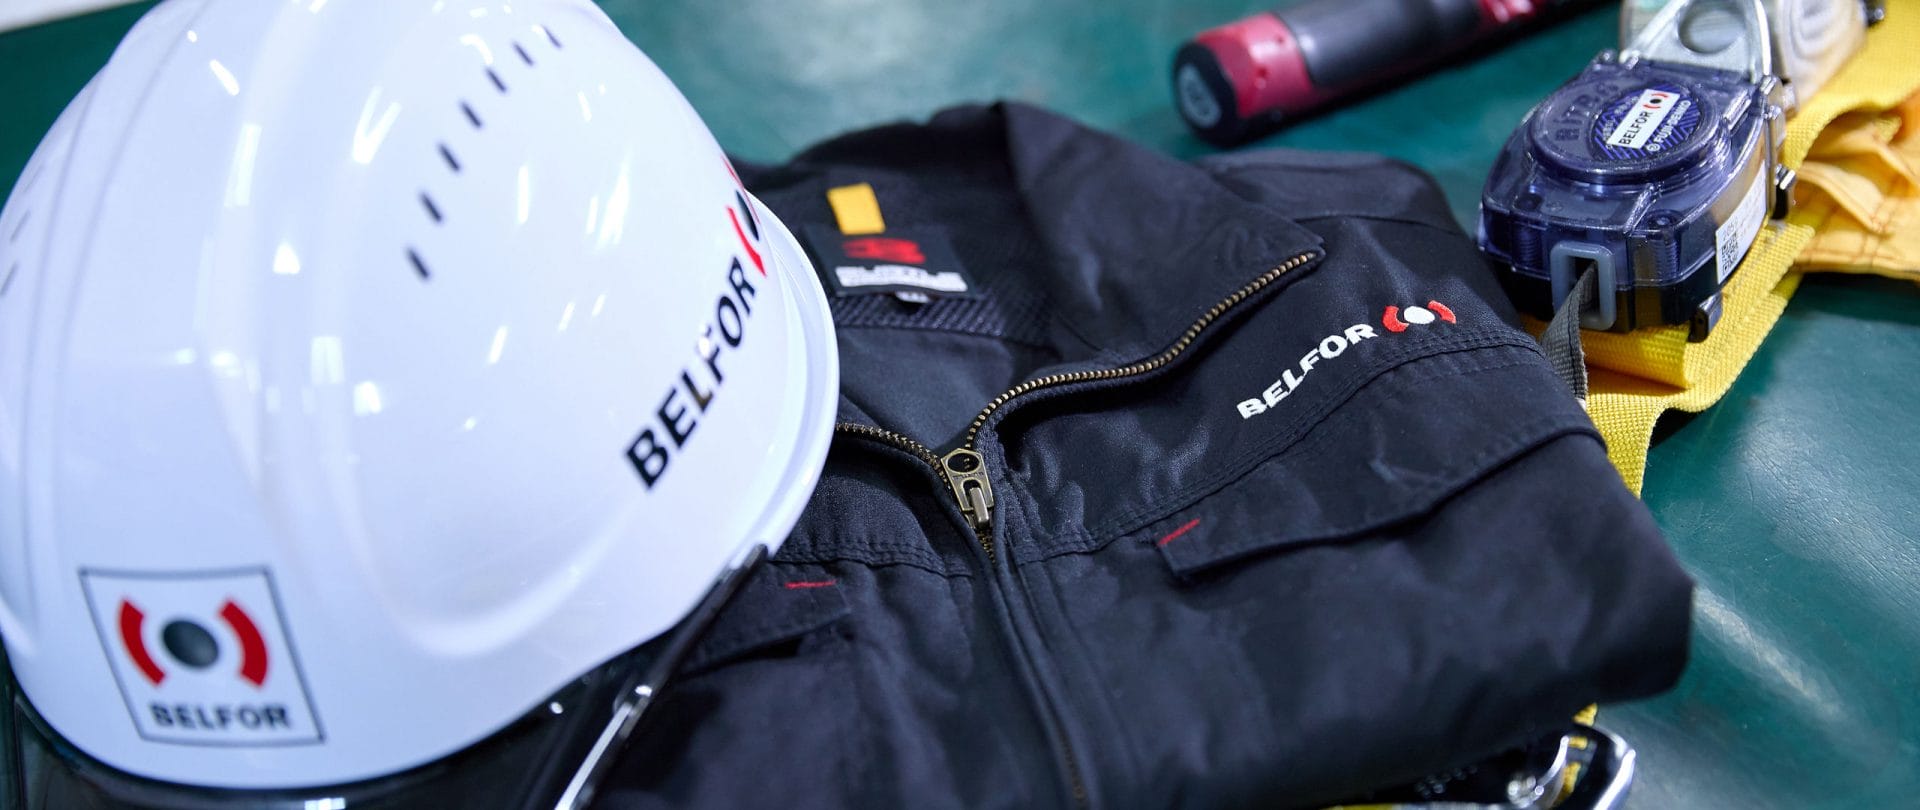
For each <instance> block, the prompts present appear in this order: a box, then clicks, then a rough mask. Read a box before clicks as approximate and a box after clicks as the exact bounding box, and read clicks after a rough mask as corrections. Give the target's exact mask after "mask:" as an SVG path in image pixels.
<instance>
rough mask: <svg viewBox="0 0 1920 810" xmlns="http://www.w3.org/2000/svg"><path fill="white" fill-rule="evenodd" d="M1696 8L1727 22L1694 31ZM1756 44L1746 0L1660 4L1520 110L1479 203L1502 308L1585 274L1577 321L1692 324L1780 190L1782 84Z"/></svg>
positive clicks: (1552, 298) (1549, 293) (1698, 322)
mask: <svg viewBox="0 0 1920 810" xmlns="http://www.w3.org/2000/svg"><path fill="white" fill-rule="evenodd" d="M1705 14H1712V15H1719V16H1716V17H1715V18H1714V20H1717V21H1720V22H1725V21H1728V20H1737V21H1738V22H1739V23H1740V24H1739V25H1737V26H1733V27H1731V28H1729V27H1727V26H1721V27H1720V28H1718V29H1715V30H1718V31H1720V32H1721V33H1720V35H1719V36H1718V38H1711V37H1704V36H1702V35H1701V34H1700V32H1701V31H1702V30H1706V29H1704V28H1703V27H1702V23H1701V15H1705ZM1768 41H1769V40H1768V34H1767V21H1766V17H1765V14H1764V10H1763V9H1762V8H1761V5H1760V2H1759V0H1745V2H1728V1H1727V0H1681V1H1680V2H1674V3H1670V4H1669V5H1668V6H1667V7H1666V8H1664V9H1663V10H1662V11H1661V15H1660V17H1659V18H1657V19H1655V20H1653V21H1651V22H1650V23H1649V24H1648V25H1647V26H1646V27H1645V28H1644V29H1642V30H1641V31H1640V33H1639V35H1638V36H1637V37H1636V38H1635V39H1634V41H1633V42H1632V43H1630V44H1629V45H1628V47H1627V48H1625V49H1624V50H1622V51H1621V52H1619V53H1617V54H1616V53H1613V52H1606V53H1602V54H1601V55H1600V56H1599V57H1598V58H1596V59H1594V60H1593V62H1592V63H1591V64H1589V65H1588V66H1587V68H1586V70H1585V71H1583V72H1581V74H1580V75H1579V76H1577V77H1575V78H1574V79H1573V80H1572V81H1570V82H1568V83H1567V84H1566V85H1564V86H1562V87H1561V88H1560V89H1559V90H1557V91H1555V92H1554V94H1553V95H1552V96H1549V97H1548V98H1547V100H1546V101H1543V102H1541V103H1540V105H1539V106H1537V107H1535V108H1534V109H1533V111H1532V112H1530V113H1528V115H1527V118H1526V119H1525V120H1524V121H1522V122H1521V124H1520V126H1519V128H1518V129H1516V130H1515V131H1514V133H1513V135H1512V137H1511V138H1509V139H1508V141H1507V143H1506V146H1505V147H1504V148H1503V149H1502V151H1501V154H1500V156H1499V158H1498V159H1497V160H1496V161H1495V163H1494V168H1493V172H1492V173H1491V175H1490V176H1489V177H1488V178H1487V185H1486V188H1485V190H1484V191H1483V193H1482V195H1481V200H1480V234H1479V236H1480V246H1481V249H1482V250H1484V251H1486V252H1487V254H1488V255H1489V256H1490V257H1492V258H1493V259H1494V260H1495V261H1496V262H1497V263H1499V264H1500V265H1503V266H1504V267H1505V269H1506V270H1507V272H1506V273H1504V274H1503V280H1504V281H1505V283H1506V287H1507V292H1508V293H1509V295H1511V296H1512V298H1513V300H1514V303H1515V305H1516V306H1518V307H1519V308H1520V309H1521V310H1522V311H1524V312H1527V313H1529V314H1532V315H1534V316H1536V317H1539V318H1542V319H1546V318H1550V317H1552V316H1553V313H1554V310H1555V309H1557V308H1558V307H1559V305H1560V303H1561V302H1562V301H1564V300H1565V299H1566V297H1567V294H1568V292H1569V291H1570V290H1571V289H1572V288H1573V285H1574V284H1575V283H1576V282H1577V281H1578V280H1579V279H1580V278H1581V277H1582V276H1583V275H1584V274H1585V273H1587V272H1588V271H1592V273H1593V276H1594V278H1595V280H1596V282H1597V289H1594V290H1592V291H1591V292H1592V294H1591V295H1589V296H1587V300H1588V301H1589V302H1591V305H1590V306H1589V308H1588V309H1587V310H1586V311H1584V312H1581V313H1579V314H1580V316H1581V325H1582V326H1584V327H1586V328H1588V329H1604V330H1611V331H1620V332H1624V331H1627V330H1630V329H1635V328H1639V327H1645V326H1655V325H1661V324H1686V325H1689V327H1690V329H1689V336H1690V337H1691V338H1692V339H1694V340H1700V339H1704V338H1705V337H1706V336H1707V334H1708V333H1709V332H1710V331H1711V330H1712V328H1713V326H1714V324H1715V323H1716V322H1717V321H1718V320H1719V315H1720V311H1719V310H1720V297H1719V293H1720V288H1721V287H1722V286H1723V285H1724V284H1725V283H1726V281H1727V279H1728V278H1729V277H1730V276H1731V275H1732V274H1733V271H1734V269H1735V268H1736V267H1738V266H1739V263H1740V261H1741V259H1742V258H1744V257H1745V255H1746V252H1747V250H1748V248H1750V247H1751V246H1752V245H1753V242H1754V240H1755V238H1756V237H1757V236H1758V234H1759V232H1760V228H1761V226H1762V225H1763V223H1764V221H1765V220H1766V218H1767V216H1769V215H1771V216H1773V217H1775V218H1781V217H1784V216H1785V215H1786V207H1787V204H1788V202H1789V200H1790V198H1791V190H1792V184H1793V173H1792V172H1790V171H1788V170H1787V169H1786V168H1785V167H1782V166H1780V165H1779V159H1778V155H1779V151H1780V146H1781V144H1782V143H1783V142H1784V141H1785V138H1786V126H1785V121H1784V117H1785V111H1786V109H1787V108H1788V107H1789V106H1790V105H1791V96H1790V91H1789V89H1788V88H1787V86H1786V85H1784V84H1783V83H1782V82H1781V81H1780V79H1779V78H1778V77H1777V76H1775V75H1774V73H1773V68H1772V62H1771V56H1770V54H1771V49H1770V47H1769V45H1768Z"/></svg>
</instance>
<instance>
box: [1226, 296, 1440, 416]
mask: <svg viewBox="0 0 1920 810" xmlns="http://www.w3.org/2000/svg"><path fill="white" fill-rule="evenodd" d="M1435 320H1441V321H1445V322H1447V323H1454V322H1455V317H1454V314H1453V310H1452V309H1449V308H1448V307H1447V305H1446V304H1442V303H1440V302H1439V301H1428V302H1427V305H1426V306H1424V307H1421V306H1410V307H1406V308H1405V309H1402V308H1400V307H1397V306H1388V307H1387V308H1386V309H1385V310H1384V311H1383V312H1382V313H1381V315H1380V325H1381V326H1384V327H1386V329H1387V331H1388V332H1392V333H1394V334H1399V333H1401V332H1405V331H1407V327H1408V326H1409V325H1418V326H1424V325H1426V324H1430V323H1433V322H1434V321H1435ZM1379 336H1380V335H1379V334H1378V333H1376V332H1374V331H1373V326H1372V325H1371V324H1364V323H1356V324H1354V325H1352V326H1349V327H1347V328H1346V329H1344V330H1341V332H1340V333H1339V334H1335V335H1328V336H1326V337H1325V338H1323V339H1321V341H1320V343H1319V344H1317V345H1315V346H1314V347H1313V348H1310V349H1308V350H1307V353H1306V354H1303V355H1301V356H1300V364H1299V373H1297V374H1296V373H1295V372H1294V369H1287V370H1285V371H1282V372H1280V379H1277V380H1274V381H1273V384H1272V385H1269V386H1267V387H1266V389H1265V390H1263V391H1261V392H1260V396H1258V397H1253V398H1250V399H1244V400H1241V401H1240V404H1239V405H1237V406H1235V409H1236V410H1238V411H1239V412H1240V418H1241V419H1252V418H1253V417H1255V416H1258V415H1260V414H1263V413H1266V412H1267V411H1268V410H1271V409H1272V408H1274V407H1275V406H1278V405H1279V404H1280V401H1281V400H1283V399H1286V398H1287V395H1289V394H1292V393H1293V392H1294V391H1297V390H1299V388H1300V385H1301V383H1304V382H1306V379H1307V375H1308V374H1309V373H1311V372H1312V371H1313V368H1314V366H1316V365H1318V364H1319V363H1320V361H1322V360H1332V359H1334V358H1336V357H1339V356H1340V355H1341V354H1343V353H1345V352H1346V351H1347V349H1349V348H1352V347H1353V346H1354V345H1356V344H1358V343H1360V341H1363V340H1368V339H1370V338H1376V337H1379Z"/></svg>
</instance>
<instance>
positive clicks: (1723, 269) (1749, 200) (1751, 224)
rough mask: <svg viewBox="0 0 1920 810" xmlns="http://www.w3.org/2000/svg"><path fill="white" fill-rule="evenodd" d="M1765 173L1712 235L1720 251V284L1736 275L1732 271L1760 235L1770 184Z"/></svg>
mask: <svg viewBox="0 0 1920 810" xmlns="http://www.w3.org/2000/svg"><path fill="white" fill-rule="evenodd" d="M1766 179H1767V178H1766V172H1765V171H1764V170H1762V171H1760V172H1758V173H1757V174H1755V176H1754V178H1753V184H1752V185H1750V186H1748V187H1747V193H1746V196H1744V197H1741V198H1740V207H1739V208H1735V209H1733V216H1730V217H1727V221H1726V223H1724V224H1722V225H1721V226H1720V227H1719V228H1717V229H1715V230H1714V232H1713V242H1714V246H1715V247H1716V248H1718V250H1717V251H1716V254H1715V257H1714V260H1715V261H1718V262H1719V263H1720V283H1722V284H1724V283H1726V281H1727V276H1730V275H1733V269H1734V268H1735V267H1739V266H1740V259H1741V257H1744V256H1746V255H1747V248H1749V247H1751V246H1752V245H1753V237H1754V236H1755V235H1756V234H1758V233H1760V223H1761V221H1762V220H1764V219H1766V214H1767V183H1766Z"/></svg>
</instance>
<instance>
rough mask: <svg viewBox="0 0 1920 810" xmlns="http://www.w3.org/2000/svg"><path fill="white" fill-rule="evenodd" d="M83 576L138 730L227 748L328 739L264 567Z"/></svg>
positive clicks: (151, 735)
mask: <svg viewBox="0 0 1920 810" xmlns="http://www.w3.org/2000/svg"><path fill="white" fill-rule="evenodd" d="M80 578H81V583H82V585H83V586H84V587H85V588H86V592H87V603H88V605H89V606H90V607H91V608H92V611H93V620H94V626H95V627H96V628H97V630H98V632H99V634H100V644H101V646H102V647H103V648H104V649H105V650H106V653H107V658H108V660H109V661H111V662H112V665H113V674H114V678H115V680H116V681H118V682H119V686H120V692H121V695H122V696H123V697H125V699H126V703H127V712H128V713H129V714H130V715H131V716H132V718H133V725H134V728H135V730H137V731H138V732H139V734H140V736H141V737H143V738H145V739H147V740H151V741H153V742H165V743H177V744H181V745H222V746H250V745H301V744H312V743H319V742H322V741H324V740H325V735H324V734H323V733H322V731H321V728H320V723H319V719H318V718H317V717H315V716H314V711H313V706H312V702H311V700H310V699H309V697H308V695H307V689H306V684H305V683H304V682H303V681H302V679H301V675H300V670H299V667H298V665H297V662H296V661H295V659H294V654H293V645H292V642H291V639H290V638H289V637H288V635H287V632H286V627H285V625H284V624H283V623H282V622H281V621H280V615H279V611H278V607H277V600H275V598H274V594H273V583H272V582H271V581H270V580H269V579H268V578H267V572H266V571H264V570H251V571H218V572H206V573H187V574H179V575H155V574H133V573H109V572H104V571H86V572H83V573H82V574H81V577H80Z"/></svg>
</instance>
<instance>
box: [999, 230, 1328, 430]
mask: <svg viewBox="0 0 1920 810" xmlns="http://www.w3.org/2000/svg"><path fill="white" fill-rule="evenodd" d="M1318 255H1319V252H1318V251H1312V250H1309V251H1307V252H1305V253H1302V254H1300V255H1298V256H1295V257H1293V258H1291V259H1288V260H1286V261H1285V262H1282V263H1280V264H1278V265H1275V266H1274V267H1273V269H1271V270H1268V271H1267V272H1265V273H1261V274H1260V277H1259V278H1256V279H1254V280H1252V281H1249V282H1247V283H1246V286H1243V287H1241V288H1240V289H1237V290H1234V291H1233V294H1232V295H1229V296H1227V297H1225V298H1222V299H1220V301H1219V302H1218V303H1216V304H1214V305H1213V307H1212V308H1211V309H1208V310H1207V311H1206V314H1204V315H1201V316H1200V318H1199V320H1196V321H1194V322H1193V324H1192V325H1190V326H1188V327H1187V331H1185V332H1182V333H1181V334H1180V339H1179V340H1175V341H1174V342H1173V345H1171V346H1168V347H1167V348H1166V349H1164V350H1162V351H1161V352H1160V353H1159V354H1156V355H1154V356H1152V357H1149V358H1147V359H1145V360H1141V361H1139V362H1137V363H1133V364H1131V365H1125V366H1121V367H1119V368H1103V369H1099V370H1096V371H1075V372H1072V373H1068V374H1050V375H1048V376H1045V377H1040V378H1037V379H1032V380H1028V381H1026V382H1023V383H1021V384H1019V385H1016V386H1014V387H1012V388H1009V389H1007V390H1006V391H1004V392H1002V393H1001V394H1000V396H997V397H994V398H993V401H992V402H989V403H987V407H985V408H982V409H981V410H980V414H979V415H978V416H975V417H973V424H971V425H969V426H967V441H966V445H965V446H966V447H969V448H971V447H973V443H974V440H975V439H977V438H979V436H980V429H981V428H983V427H985V426H986V424H987V420H988V419H990V418H992V417H993V412H994V411H997V410H999V409H1000V408H1001V406H1003V405H1006V404H1007V403H1008V402H1011V401H1013V400H1014V399H1016V398H1018V397H1021V396H1025V395H1026V394H1029V393H1032V392H1034V391H1038V390H1040V389H1042V388H1051V387H1053V386H1056V385H1067V384H1070V383H1079V382H1091V381H1094V380H1114V379H1119V378H1121V377H1133V376H1136V375H1140V374H1146V373H1148V372H1150V371H1153V370H1155V369H1158V368H1160V367H1161V366H1164V365H1166V364H1168V363H1171V362H1173V360H1174V358H1176V357H1179V356H1180V355H1181V354H1182V353H1184V352H1185V351H1186V350H1187V347H1188V346H1191V345H1193V341H1194V340H1196V339H1198V338H1199V337H1200V333H1201V332H1204V331H1206V329H1207V327H1209V326H1212V325H1213V323H1214V322H1215V321H1218V320H1220V316H1222V315H1225V314H1227V311H1228V310H1231V309H1233V308H1234V307H1236V306H1239V304H1240V302H1242V301H1245V300H1247V298H1248V297H1250V296H1252V295H1253V294H1254V293H1257V292H1259V291H1260V290H1261V289H1263V288H1265V287H1266V286H1267V285H1268V284H1272V283H1273V282H1275V281H1277V280H1279V278H1280V277H1281V276H1284V275H1286V274H1287V273H1288V272H1289V271H1291V270H1293V269H1295V268H1298V267H1299V266H1300V265H1303V264H1306V263H1307V262H1309V261H1312V260H1313V258H1314V257H1315V256H1318Z"/></svg>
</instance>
